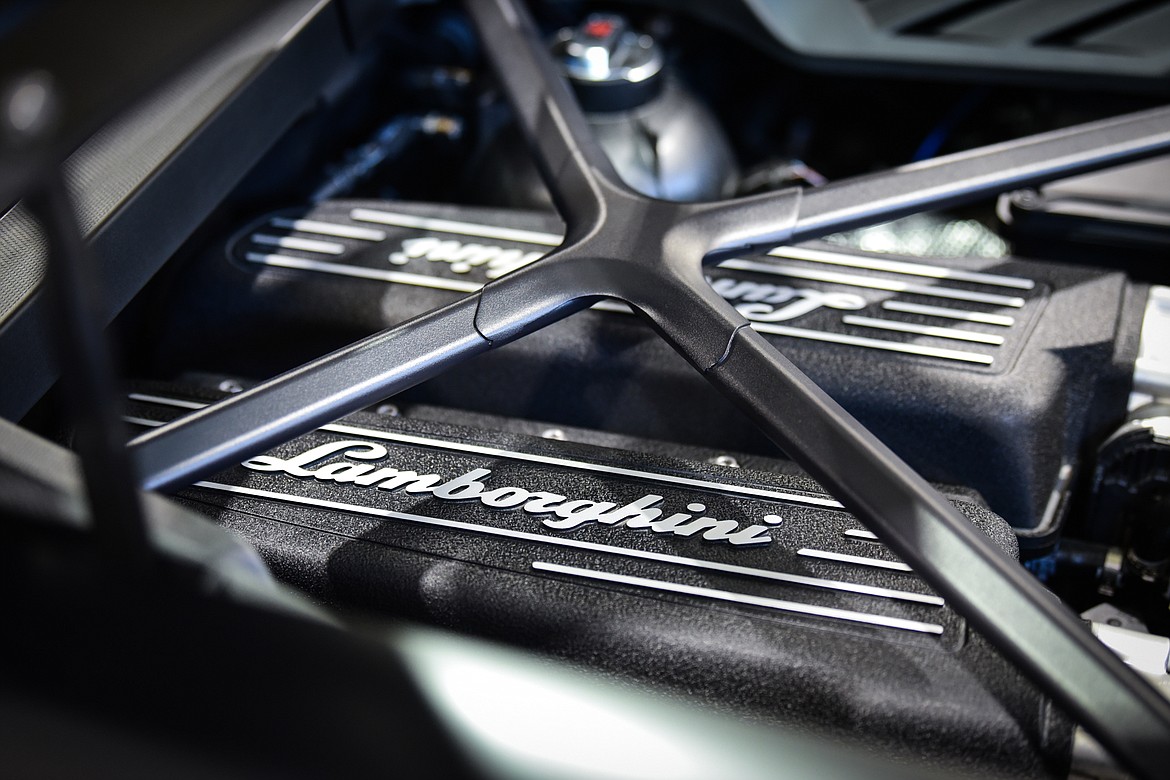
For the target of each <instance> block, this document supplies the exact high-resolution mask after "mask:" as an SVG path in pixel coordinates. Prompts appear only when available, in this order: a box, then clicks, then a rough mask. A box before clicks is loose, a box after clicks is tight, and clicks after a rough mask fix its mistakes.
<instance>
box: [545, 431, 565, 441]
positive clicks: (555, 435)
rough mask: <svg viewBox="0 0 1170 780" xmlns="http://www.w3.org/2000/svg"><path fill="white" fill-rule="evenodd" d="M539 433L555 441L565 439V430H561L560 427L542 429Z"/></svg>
mask: <svg viewBox="0 0 1170 780" xmlns="http://www.w3.org/2000/svg"><path fill="white" fill-rule="evenodd" d="M540 435H541V436H543V437H544V438H546V439H555V440H556V441H564V440H565V432H564V431H562V430H561V429H560V428H548V429H546V430H545V431H543V432H542V433H541V434H540Z"/></svg>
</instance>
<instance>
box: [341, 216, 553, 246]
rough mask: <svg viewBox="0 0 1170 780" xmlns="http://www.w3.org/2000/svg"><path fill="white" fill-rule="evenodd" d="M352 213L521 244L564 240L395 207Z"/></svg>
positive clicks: (384, 221)
mask: <svg viewBox="0 0 1170 780" xmlns="http://www.w3.org/2000/svg"><path fill="white" fill-rule="evenodd" d="M349 217H350V219H353V220H357V221H358V222H373V223H375V224H379V225H391V226H393V227H404V228H415V229H417V230H431V231H434V232H437V233H455V234H458V235H461V236H478V237H480V238H495V239H499V240H500V241H518V242H520V243H522V244H539V245H541V246H560V245H561V242H562V241H564V236H561V235H559V234H557V233H542V232H540V231H537V230H519V229H517V228H505V227H497V226H495V225H477V224H475V223H472V222H457V221H455V220H451V219H435V218H433V217H419V216H415V215H414V214H398V213H396V212H392V211H377V210H375V209H354V210H353V211H351V212H350V213H349Z"/></svg>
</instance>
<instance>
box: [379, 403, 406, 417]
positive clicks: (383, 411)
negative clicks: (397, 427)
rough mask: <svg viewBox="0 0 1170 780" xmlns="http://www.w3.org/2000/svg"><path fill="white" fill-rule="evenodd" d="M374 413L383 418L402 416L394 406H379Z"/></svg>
mask: <svg viewBox="0 0 1170 780" xmlns="http://www.w3.org/2000/svg"><path fill="white" fill-rule="evenodd" d="M374 411H375V412H377V413H378V414H380V415H382V416H384V417H397V416H398V415H400V414H402V412H400V411H399V409H398V407H397V406H395V405H394V404H380V405H379V406H378V408H377V409H375V410H374Z"/></svg>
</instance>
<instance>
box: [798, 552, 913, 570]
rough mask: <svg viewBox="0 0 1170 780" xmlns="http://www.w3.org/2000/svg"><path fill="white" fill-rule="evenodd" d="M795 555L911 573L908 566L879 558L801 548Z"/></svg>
mask: <svg viewBox="0 0 1170 780" xmlns="http://www.w3.org/2000/svg"><path fill="white" fill-rule="evenodd" d="M796 554H797V555H802V556H804V557H805V558H821V559H823V560H826V561H836V562H837V563H853V564H857V565H858V566H872V567H873V568H875V569H890V570H891V571H913V569H911V568H910V567H909V566H907V565H906V564H904V563H902V562H901V561H883V560H881V559H879V558H866V557H865V556H863V555H846V554H845V553H835V552H829V551H828V550H814V549H813V548H811V547H803V548H801V549H799V550H797V551H796Z"/></svg>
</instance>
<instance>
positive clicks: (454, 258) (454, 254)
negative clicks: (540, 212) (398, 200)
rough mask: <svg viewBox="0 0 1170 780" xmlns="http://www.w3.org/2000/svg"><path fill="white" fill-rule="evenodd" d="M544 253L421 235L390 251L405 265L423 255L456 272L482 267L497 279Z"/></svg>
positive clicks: (393, 258) (489, 276)
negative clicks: (448, 266)
mask: <svg viewBox="0 0 1170 780" xmlns="http://www.w3.org/2000/svg"><path fill="white" fill-rule="evenodd" d="M543 256H544V252H536V251H529V252H526V251H524V250H523V249H505V248H504V247H501V246H496V245H493V244H465V243H463V242H462V241H456V240H455V239H450V238H449V239H442V238H435V237H434V236H422V237H420V238H408V239H406V240H405V241H403V242H402V250H401V251H399V252H393V253H391V255H390V262H391V263H393V264H394V265H406V263H408V262H410V261H411V260H415V259H418V258H426V259H427V260H429V261H430V262H433V263H439V262H442V263H448V264H449V265H450V266H451V270H452V271H454V272H455V273H457V274H465V273H469V272H470V271H471V269H473V268H478V267H480V266H486V267H485V269H484V270H485V275H486V276H487V278H488V279H498V278H499V277H501V276H504V275H505V274H509V273H511V272H512V271H515V270H516V269H517V268H521V267H523V266H526V265H528V264H529V263H532V262H534V261H536V260H539V259H540V258H541V257H543Z"/></svg>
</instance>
